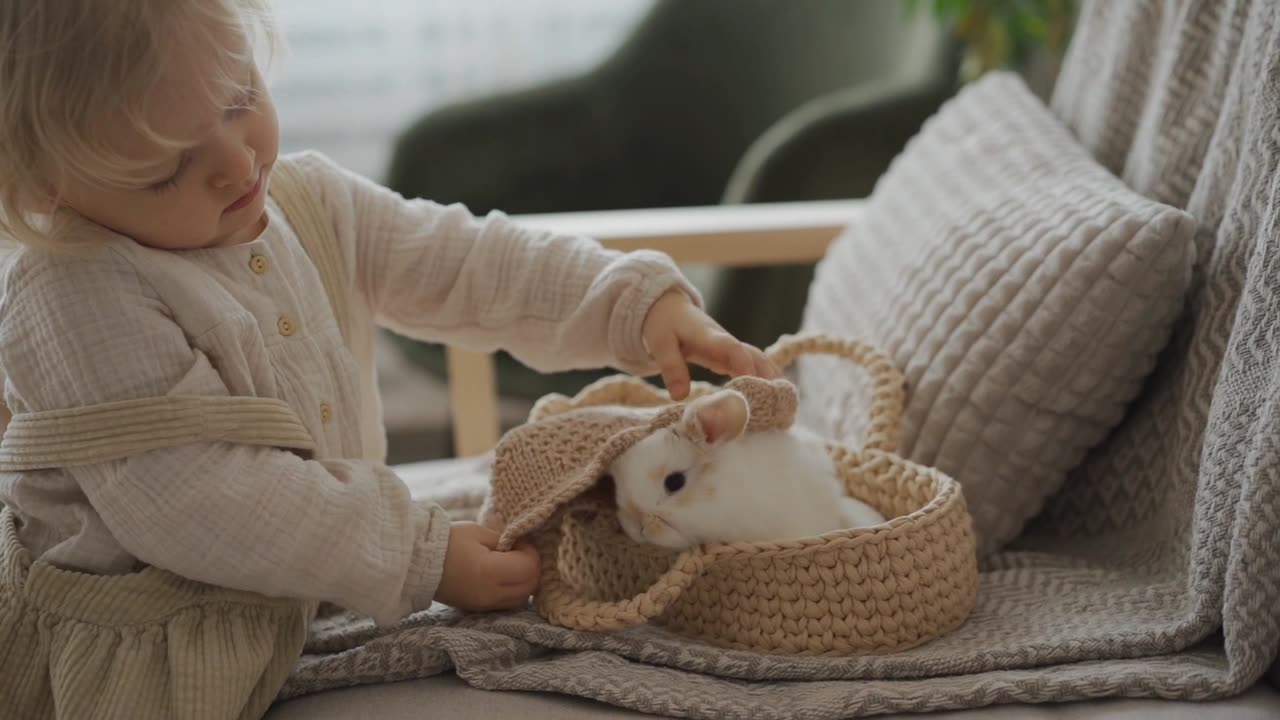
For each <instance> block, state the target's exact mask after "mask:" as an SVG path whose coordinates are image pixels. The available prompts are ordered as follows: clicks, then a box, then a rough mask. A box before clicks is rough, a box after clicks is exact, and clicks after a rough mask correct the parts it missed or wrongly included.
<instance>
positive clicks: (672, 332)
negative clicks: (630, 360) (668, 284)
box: [644, 290, 782, 400]
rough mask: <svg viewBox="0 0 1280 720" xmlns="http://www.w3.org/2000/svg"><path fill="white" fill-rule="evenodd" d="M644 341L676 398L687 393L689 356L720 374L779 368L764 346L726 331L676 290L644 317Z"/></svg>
mask: <svg viewBox="0 0 1280 720" xmlns="http://www.w3.org/2000/svg"><path fill="white" fill-rule="evenodd" d="M644 342H645V345H646V346H647V347H648V348H649V354H650V355H651V356H652V357H653V360H654V362H655V363H657V365H658V369H659V370H660V371H661V372H662V382H663V384H664V385H666V386H667V391H668V392H669V393H670V394H671V397H672V399H675V400H684V399H685V398H686V397H688V395H689V366H688V364H687V363H690V362H691V363H695V364H697V365H701V366H702V367H705V368H707V369H708V370H710V371H712V372H715V373H719V374H721V375H729V376H739V375H756V376H759V377H763V378H776V377H779V376H780V375H781V374H782V373H781V372H780V371H779V370H778V367H777V366H776V365H774V364H773V362H772V361H770V360H769V359H768V358H767V357H765V354H764V353H763V352H760V350H759V349H757V348H754V347H752V346H750V345H748V344H746V343H744V342H741V341H740V340H738V339H737V338H735V337H734V336H732V335H730V334H729V333H727V332H725V329H724V328H722V327H720V324H719V323H717V322H716V321H715V320H712V319H711V316H709V315H707V314H706V313H705V312H703V311H702V310H701V309H699V308H698V306H697V305H694V304H693V301H691V300H690V299H689V296H687V295H685V294H684V293H683V292H681V291H679V290H672V291H670V292H668V293H667V294H666V295H663V296H662V297H661V298H658V301H657V302H656V303H654V304H653V307H652V308H651V309H650V310H649V315H648V317H646V318H645V320H644Z"/></svg>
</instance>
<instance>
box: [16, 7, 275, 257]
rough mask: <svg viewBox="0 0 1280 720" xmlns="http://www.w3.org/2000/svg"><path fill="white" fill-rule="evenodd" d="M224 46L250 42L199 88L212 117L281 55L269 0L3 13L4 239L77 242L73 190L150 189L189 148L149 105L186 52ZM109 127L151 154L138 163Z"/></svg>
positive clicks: (214, 67) (209, 71) (225, 56)
mask: <svg viewBox="0 0 1280 720" xmlns="http://www.w3.org/2000/svg"><path fill="white" fill-rule="evenodd" d="M215 37H219V38H227V37H233V38H237V39H240V40H243V42H237V43H236V44H235V45H234V46H228V47H221V46H220V47H219V51H220V52H219V53H218V57H217V59H216V61H215V62H213V63H211V64H210V66H209V67H207V68H204V70H205V72H204V78H203V83H202V87H199V88H192V90H194V91H195V96H196V97H198V98H200V99H201V100H202V101H205V102H208V103H210V106H211V107H213V106H219V105H220V104H223V103H225V102H227V98H230V97H236V96H240V95H243V94H244V92H246V91H247V90H249V88H248V87H247V86H246V80H247V78H246V76H245V73H244V68H245V67H246V65H247V64H249V63H254V62H256V61H257V60H259V59H260V58H259V57H258V56H259V55H262V54H265V55H267V56H269V55H270V54H271V53H273V52H274V51H275V50H277V49H279V47H280V38H279V36H278V34H277V33H276V30H275V26H274V22H273V20H272V17H271V12H270V6H269V0H125V1H123V2H122V1H120V0H58V2H48V1H47V0H7V1H6V2H4V3H0V48H3V50H2V51H0V52H2V54H0V236H5V239H6V240H8V241H9V242H17V243H20V244H23V245H28V246H50V245H53V246H56V245H58V244H59V243H61V242H64V241H68V240H69V238H66V237H64V236H65V235H68V233H66V232H65V231H66V229H67V227H68V225H69V223H68V222H67V221H68V220H71V218H70V217H69V214H70V212H69V211H67V210H66V209H65V208H63V207H61V203H60V202H59V201H60V198H61V195H62V188H63V187H64V186H65V183H66V182H67V180H70V179H75V180H78V181H81V182H89V183H93V184H100V185H109V186H110V185H114V186H120V187H140V186H142V185H144V184H145V183H146V177H145V176H146V174H147V173H148V170H149V169H152V170H153V169H154V165H155V162H156V159H157V158H159V157H161V156H163V155H165V154H170V153H172V152H173V151H174V150H175V149H180V148H182V147H184V146H185V145H187V144H189V143H190V142H191V140H192V138H184V137H173V136H169V135H166V134H164V133H162V132H160V131H159V130H158V129H157V128H156V127H154V126H153V124H152V123H151V122H150V120H149V119H148V99H149V96H150V95H151V93H152V88H153V87H154V86H155V85H156V83H157V81H158V80H159V78H160V76H161V74H162V73H163V72H164V71H165V68H166V67H167V65H168V64H169V62H170V59H171V57H172V54H173V53H174V52H175V50H177V49H179V48H181V47H183V46H185V45H190V44H192V43H199V42H204V43H208V42H209V41H210V39H211V38H215ZM259 64H261V63H259ZM108 127H111V128H117V127H123V128H125V129H127V130H131V131H132V132H133V133H135V134H136V136H137V137H138V138H140V139H142V140H143V141H144V143H143V145H145V146H147V147H150V148H151V152H147V153H144V154H143V156H139V155H138V154H137V153H136V152H134V153H131V154H128V155H126V154H125V153H123V152H121V150H120V148H119V147H118V144H119V143H118V133H113V132H110V131H108V130H107V129H106V128H108Z"/></svg>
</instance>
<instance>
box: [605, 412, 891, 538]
mask: <svg viewBox="0 0 1280 720" xmlns="http://www.w3.org/2000/svg"><path fill="white" fill-rule="evenodd" d="M672 472H683V473H684V474H685V487H684V488H683V489H682V490H680V491H679V492H677V493H674V494H670V495H669V494H668V493H667V492H666V490H665V489H664V487H663V484H662V478H665V476H666V475H668V474H670V473H672ZM610 474H611V475H612V476H613V479H614V486H615V489H616V494H617V501H618V505H619V513H618V515H619V519H620V520H621V522H622V527H623V529H624V530H625V531H626V533H627V535H628V536H630V537H631V538H632V539H633V540H635V541H637V542H648V543H652V544H655V545H661V546H663V547H668V548H671V549H677V550H678V549H683V548H686V547H689V546H692V545H697V544H701V543H709V542H721V543H725V542H764V541H774V540H790V539H796V538H801V537H810V536H814V535H821V534H823V533H826V532H830V531H832V530H839V529H845V528H852V527H867V526H870V525H878V524H880V523H883V522H884V521H885V518H884V516H882V515H881V514H880V513H879V512H876V510H875V509H874V508H872V507H871V506H870V505H867V504H866V503H863V502H860V501H858V500H854V499H853V498H850V497H848V496H846V495H845V494H844V492H843V488H842V484H841V482H840V480H839V479H838V477H837V475H836V470H835V465H834V463H833V462H832V461H831V458H830V456H829V455H828V454H827V452H826V449H825V448H824V446H823V444H822V441H821V440H820V439H818V438H817V437H816V436H814V435H812V434H810V433H807V432H804V431H802V430H797V429H793V430H790V431H774V432H757V433H749V434H746V435H742V436H740V437H737V438H734V439H732V440H728V441H726V442H723V443H718V444H715V445H711V446H709V447H708V446H701V447H700V446H697V445H694V444H693V443H691V442H689V441H688V440H685V439H684V438H682V437H680V436H679V435H677V434H676V433H675V432H673V431H672V430H670V429H667V430H663V431H660V432H658V433H655V434H653V435H651V436H649V437H647V438H645V439H644V440H642V441H640V442H639V443H637V444H636V445H634V446H633V447H632V448H630V449H629V450H627V452H625V453H623V454H622V455H621V456H620V457H619V458H618V459H617V460H615V461H614V463H613V464H612V466H611V467H610ZM708 489H710V490H711V494H708ZM686 493H690V494H692V495H691V497H690V498H689V499H686V500H684V501H683V502H681V501H680V497H681V495H683V494H686ZM643 513H649V514H651V515H652V516H656V517H657V518H660V519H659V520H657V521H655V520H652V519H651V520H650V521H649V523H647V524H646V523H645V522H644V519H643V515H642V514H643Z"/></svg>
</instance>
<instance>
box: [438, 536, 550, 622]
mask: <svg viewBox="0 0 1280 720" xmlns="http://www.w3.org/2000/svg"><path fill="white" fill-rule="evenodd" d="M497 546H498V533H496V532H494V531H493V530H490V529H489V528H486V527H483V526H481V525H477V524H475V523H469V522H456V523H453V524H452V525H451V526H450V527H449V549H448V550H447V551H445V556H444V574H443V575H442V576H441V577H440V586H439V587H438V588H436V595H435V599H436V600H438V601H439V602H442V603H444V604H445V605H451V606H453V607H456V608H458V609H460V610H501V609H505V608H522V607H524V606H525V604H526V603H527V602H528V601H529V596H530V595H532V594H533V591H534V590H535V589H536V588H537V587H538V576H539V572H540V567H539V562H538V552H537V551H536V550H534V549H533V546H532V545H529V544H527V543H517V544H516V546H515V547H514V548H512V549H511V550H508V551H505V552H498V551H497V550H494V548H496V547H497Z"/></svg>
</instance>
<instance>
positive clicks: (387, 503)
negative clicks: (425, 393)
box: [0, 153, 697, 623]
mask: <svg viewBox="0 0 1280 720" xmlns="http://www.w3.org/2000/svg"><path fill="white" fill-rule="evenodd" d="M290 161H291V162H293V163H294V164H295V166H296V167H298V168H299V169H301V170H302V171H303V172H304V173H305V174H306V176H307V178H308V180H309V183H310V185H311V189H312V190H313V192H315V193H317V194H318V197H319V198H320V200H321V204H322V206H323V208H324V210H325V212H326V213H327V214H328V217H329V219H330V220H331V221H332V223H333V226H334V229H335V231H336V235H337V237H338V240H339V243H340V246H341V248H340V249H341V255H342V258H343V261H344V262H345V263H346V266H347V267H348V268H349V269H350V274H351V276H352V289H351V296H350V297H349V298H347V300H348V304H349V312H350V316H351V318H352V330H353V332H352V336H353V339H352V343H351V345H350V346H348V345H347V344H345V343H344V342H343V338H342V336H341V334H340V332H339V329H338V325H337V322H336V320H335V316H334V313H333V310H332V308H331V306H330V304H329V301H328V299H327V297H326V295H325V292H324V289H323V285H322V283H321V279H320V277H319V275H318V274H317V271H316V268H315V266H314V264H313V263H312V262H311V261H310V259H309V258H308V256H307V254H306V253H305V251H304V250H303V247H302V245H301V244H300V242H299V239H298V237H297V235H296V234H295V232H294V230H293V229H292V228H291V226H290V225H289V223H288V221H287V220H286V218H285V216H284V215H283V214H282V212H281V211H280V209H279V207H278V206H277V205H276V204H275V202H274V200H269V201H268V205H267V213H268V219H269V223H268V227H267V229H266V230H265V231H264V232H263V234H262V235H261V236H260V237H259V238H258V239H257V240H255V241H253V242H251V243H247V244H243V245H238V246H232V247H224V248H211V249H204V250H191V251H162V250H154V249H150V248H146V247H143V246H141V245H138V244H137V243H134V242H133V241H131V240H129V239H127V238H124V237H121V236H119V235H116V234H114V233H111V232H109V231H107V230H105V229H102V228H96V227H94V228H86V230H85V232H89V233H93V234H94V235H97V236H99V237H95V238H93V242H94V243H95V244H97V246H98V248H97V251H95V252H91V253H87V254H83V255H74V256H66V255H62V256H54V255H49V254H42V253H37V252H34V251H30V250H19V251H16V252H14V253H11V254H10V257H9V258H8V259H7V261H6V262H5V264H4V268H3V273H2V275H0V371H2V372H3V373H4V375H5V377H6V381H5V386H4V399H5V403H6V404H7V405H8V406H9V408H10V409H11V410H12V411H13V412H14V413H15V414H16V413H23V412H39V411H46V410H59V409H72V408H79V407H84V406H87V405H94V404H99V403H106V402H113V401H120V400H130V399H135V398H147V397H155V396H179V395H205V396H252V397H262V398H274V399H278V400H281V401H283V402H285V403H287V404H288V405H289V406H290V407H291V408H292V409H293V410H294V411H295V412H296V413H297V414H298V416H299V417H300V418H301V419H302V421H303V423H304V424H305V425H306V426H307V429H308V430H309V431H310V432H311V434H312V435H313V437H314V438H315V440H316V442H317V451H316V452H315V454H314V455H313V456H307V457H304V456H302V455H300V454H299V453H295V452H291V451H287V450H281V449H275V448H264V447H259V446H249V445H237V444H232V443H227V442H207V443H196V444H191V445H184V446H181V447H177V448H172V449H166V450H154V451H150V452H145V453H140V454H138V455H135V456H131V457H128V458H126V459H123V460H119V461H112V462H105V463H99V464H94V465H88V466H83V467H72V468H60V469H53V470H42V471H28V472H20V473H18V472H11V473H4V474H0V501H2V502H4V503H5V504H7V505H9V506H10V507H12V508H13V509H14V511H15V512H16V513H17V515H18V517H19V518H20V520H21V540H22V542H23V543H24V545H25V546H26V547H27V548H28V549H30V550H31V552H32V553H33V555H34V556H35V557H37V558H39V559H42V560H45V561H48V562H50V563H52V564H55V565H57V566H60V567H63V568H68V569H76V570H83V571H86V572H93V573H106V574H118V573H126V572H131V571H133V570H136V569H137V568H138V567H140V566H142V565H153V566H156V567H159V568H162V569H165V570H169V571H172V572H174V573H177V574H179V575H183V576H185V577H189V578H192V579H195V580H200V581H203V582H207V583H211V584H215V585H220V586H223V587H229V588H235V589H240V590H250V591H255V592H260V593H263V594H266V595H273V596H287V597H296V598H302V599H309V600H323V601H328V602H332V603H336V604H338V605H341V606H343V607H347V608H351V609H354V610H358V611H361V612H364V613H367V614H369V615H370V616H372V617H373V618H374V619H375V620H376V621H378V622H379V623H388V622H394V621H395V620H397V619H399V618H400V617H402V616H404V615H405V614H407V613H408V612H411V611H413V610H417V609H421V608H423V607H426V606H427V605H429V604H430V602H431V599H432V597H433V595H434V594H435V590H436V586H437V584H438V583H439V580H440V574H441V571H442V566H443V560H444V553H445V548H446V546H447V540H448V519H447V516H446V514H445V512H444V511H443V510H442V509H440V508H439V507H437V506H434V505H430V504H425V503H419V502H415V501H413V500H411V499H410V496H409V491H408V489H407V488H406V487H405V485H404V483H403V482H402V481H401V480H400V479H399V478H398V477H397V476H396V475H395V473H394V471H393V470H392V469H390V468H388V467H386V466H385V465H384V455H385V439H384V430H383V427H382V424H381V419H380V415H381V408H380V405H379V400H378V395H377V392H376V378H375V377H374V375H373V370H372V368H373V365H374V363H373V349H372V348H373V331H374V326H375V324H377V325H382V326H385V327H389V328H391V329H393V330H396V331H398V332H401V333H404V334H407V335H410V336H413V337H417V338H422V339H430V340H433V341H438V342H447V343H450V344H454V345H459V346H463V347H466V348H469V349H474V350H486V351H489V350H494V349H498V348H502V349H506V350H509V351H511V352H512V353H513V354H514V355H515V356H516V357H518V358H519V359H521V360H522V361H524V362H525V363H527V364H529V365H531V366H532V367H535V368H538V369H542V370H552V369H562V368H563V369H567V368H581V367H595V366H602V365H613V366H615V367H618V368H621V369H623V370H626V371H631V372H646V373H647V372H651V371H652V370H653V367H652V364H651V361H650V360H649V357H648V354H647V352H646V351H645V348H644V345H643V341H642V339H641V328H642V325H643V322H644V318H645V316H646V314H647V312H648V309H649V308H650V306H652V304H653V302H654V301H655V300H656V299H657V298H658V297H659V296H660V295H662V294H663V293H664V292H666V291H668V290H670V289H672V288H675V287H679V288H682V289H684V290H685V291H686V292H688V293H689V294H690V295H691V296H693V297H695V298H697V294H696V291H695V290H694V289H693V288H692V287H691V286H689V284H688V283H687V282H685V281H684V280H683V278H682V277H681V276H680V274H679V272H678V271H677V270H676V268H675V267H674V265H673V264H672V263H671V262H670V260H669V259H668V258H666V257H665V256H663V255H659V254H656V253H633V254H628V255H622V254H620V253H616V252H612V251H606V250H604V249H602V248H601V247H600V246H599V245H598V244H597V243H595V242H593V241H591V240H589V239H586V238H580V237H567V236H558V235H554V234H550V233H545V232H535V231H531V230H527V229H524V228H521V227H519V226H518V225H516V224H514V223H512V222H511V221H510V220H509V219H507V218H506V217H505V216H503V215H501V214H498V213H494V214H491V215H489V216H488V217H485V218H477V217H475V216H473V215H472V214H470V213H469V212H468V211H467V210H466V208H464V207H462V206H456V205H455V206H447V207H446V206H442V205H439V204H435V203H431V202H428V201H424V200H411V201H406V200H404V199H403V198H401V197H400V196H399V195H396V194H395V193H393V192H391V191H389V190H386V189H385V188H382V187H380V186H378V185H376V184H374V183H372V182H369V181H368V180H365V179H364V178H361V177H359V176H357V175H355V174H352V173H349V172H347V171H345V170H343V169H341V168H339V167H338V166H336V165H335V164H333V163H332V162H331V161H329V160H328V159H326V158H325V157H323V156H322V155H319V154H316V153H306V154H302V155H298V156H294V157H292V158H290Z"/></svg>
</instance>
